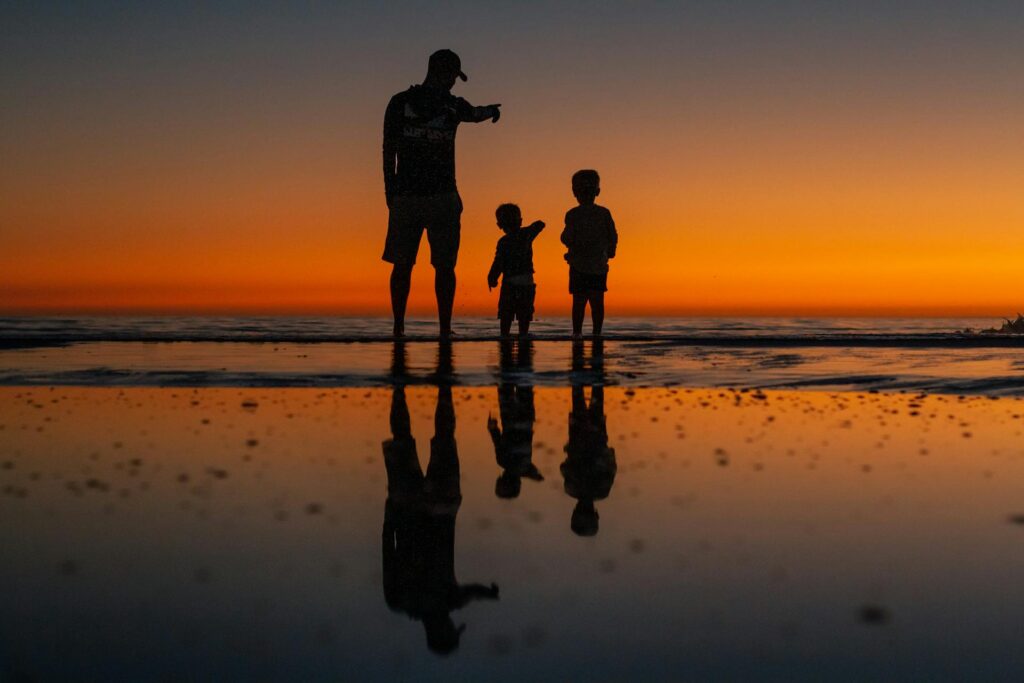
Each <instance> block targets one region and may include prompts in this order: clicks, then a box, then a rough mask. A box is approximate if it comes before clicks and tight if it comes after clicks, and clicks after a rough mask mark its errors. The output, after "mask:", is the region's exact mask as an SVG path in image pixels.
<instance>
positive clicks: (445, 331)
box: [438, 327, 455, 341]
mask: <svg viewBox="0 0 1024 683" xmlns="http://www.w3.org/2000/svg"><path fill="white" fill-rule="evenodd" d="M438 336H439V337H440V338H441V339H443V340H444V341H451V339H452V337H454V336H455V333H454V332H452V328H450V327H446V328H442V329H441V332H440V333H439V334H438Z"/></svg>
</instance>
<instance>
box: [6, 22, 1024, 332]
mask: <svg viewBox="0 0 1024 683" xmlns="http://www.w3.org/2000/svg"><path fill="white" fill-rule="evenodd" d="M467 7H468V6H467ZM8 11H13V10H8ZM325 11H326V10H325ZM368 11H369V10H368ZM381 11H383V10H381ZM417 11H421V10H417ZM500 11H507V10H497V9H494V8H493V7H492V8H491V10H490V14H489V13H488V11H486V8H483V9H481V8H476V9H473V10H469V9H467V14H465V15H459V16H460V19H459V20H458V21H457V22H455V23H454V24H453V25H452V26H446V25H444V24H443V22H441V21H439V20H436V19H429V21H428V20H427V19H425V18H424V17H423V16H420V15H417V14H416V12H413V11H412V10H410V12H411V14H409V15H408V16H403V17H402V19H401V21H399V26H400V29H399V33H400V32H401V31H406V32H411V31H412V29H411V27H413V26H416V25H419V24H422V23H423V22H424V21H427V23H428V30H424V31H422V32H417V33H410V36H411V37H410V38H409V39H408V40H407V41H398V40H397V39H396V36H395V35H394V34H391V33H388V34H385V33H384V31H383V29H381V28H380V27H379V24H378V23H376V22H375V20H374V19H375V18H376V19H380V17H374V16H362V15H359V16H358V17H354V16H349V15H345V13H344V12H343V11H342V10H335V13H334V14H331V15H330V16H325V17H320V16H307V15H301V16H290V15H289V16H286V17H276V16H269V17H268V16H259V17H254V18H249V19H248V21H247V22H245V21H243V22H242V23H241V25H240V26H236V25H235V24H234V23H231V22H229V21H228V20H227V19H226V18H224V17H221V16H219V15H217V14H216V13H213V14H211V15H197V16H190V17H187V18H186V19H185V20H183V22H182V24H181V26H178V27H177V28H174V27H172V28H166V27H164V26H163V25H162V24H160V22H159V21H157V19H159V18H158V17H151V16H148V15H141V14H140V15H138V16H128V17H123V16H118V17H111V16H106V15H102V16H98V17H90V18H89V19H90V20H89V21H86V20H85V19H82V18H79V19H76V20H74V21H70V20H67V19H66V18H65V20H64V21H65V22H66V23H65V24H62V23H60V22H57V23H56V24H54V22H55V21H57V20H55V19H54V18H53V17H49V16H35V15H32V14H31V12H29V11H28V10H24V16H19V17H14V18H13V19H12V18H11V17H8V19H9V21H8V22H7V23H6V25H7V26H8V28H7V29H4V30H5V31H8V32H9V34H7V35H5V36H0V38H6V39H7V40H0V43H3V44H5V45H7V47H4V48H0V51H3V53H4V54H0V57H4V59H3V60H0V61H2V62H3V64H4V65H5V66H3V67H2V68H3V71H2V72H0V73H2V76H3V81H2V82H3V83H4V84H5V86H6V87H5V90H6V91H7V92H8V93H11V95H12V97H11V99H10V100H9V102H5V107H4V108H3V110H2V111H0V117H2V119H0V123H2V124H3V125H2V126H0V130H2V132H0V136H2V137H0V159H2V162H0V311H2V312H7V313H41V312H62V313H65V312H76V311H90V312H120V311H125V312H127V311H132V312H134V311H168V312H171V311H173V312H207V311H209V312H213V311H216V312H235V311H239V312H241V311H245V312H294V313H300V312H318V313H320V312H325V313H326V312H330V313H385V312H386V311H387V276H388V267H387V265H386V264H384V263H382V262H381V261H380V259H379V256H380V251H381V247H382V242H383V235H384V230H385V226H386V218H387V212H386V208H385V206H384V201H383V191H382V181H381V178H380V151H379V149H380V124H381V118H382V115H383V110H384V106H385V105H386V103H387V99H388V97H389V96H390V95H391V94H393V93H394V92H396V91H398V90H401V89H404V88H405V87H406V86H408V85H409V84H411V83H413V82H417V81H419V80H420V79H421V78H422V72H423V70H424V66H425V59H426V55H427V54H429V52H430V51H431V50H432V49H433V48H434V47H437V46H451V47H454V48H456V49H457V50H458V51H459V52H460V53H461V54H462V57H463V62H464V66H465V70H466V71H467V72H468V73H469V74H470V81H469V82H468V83H466V84H462V83H460V84H459V85H457V86H456V94H460V95H463V96H465V97H467V98H468V99H470V100H471V101H473V102H476V103H482V104H483V103H488V102H492V101H498V102H502V103H503V108H504V116H503V118H502V120H501V121H500V122H499V123H498V124H496V125H491V124H490V123H484V124H479V125H469V124H467V125H464V126H463V127H462V128H461V129H460V132H459V144H458V147H459V157H458V167H459V186H460V189H461V192H462V195H463V199H464V202H465V205H466V211H465V214H464V216H463V243H462V244H463V246H462V251H461V253H460V262H459V268H458V275H459V278H460V281H459V294H458V298H457V302H456V306H457V311H458V312H459V313H462V314H469V313H490V312H492V310H493V309H494V307H495V305H496V293H488V291H487V287H486V281H485V273H486V271H487V268H488V266H489V264H490V258H491V256H492V254H493V249H494V243H495V241H496V239H497V237H498V236H499V232H498V230H497V229H496V228H495V227H494V220H493V209H494V207H495V206H496V205H497V204H499V203H501V202H504V201H514V202H517V203H519V204H520V205H521V206H522V209H523V214H524V217H525V218H526V220H527V221H530V220H533V219H535V218H541V219H543V220H545V221H547V223H548V226H549V229H548V231H547V232H546V233H544V234H542V235H541V237H540V238H538V241H537V243H536V247H535V252H536V258H535V261H536V267H537V281H538V309H539V311H540V312H541V313H542V314H562V313H565V312H566V311H567V309H568V294H567V292H566V281H567V272H566V270H567V267H566V265H565V263H564V261H563V260H562V258H561V254H562V251H563V250H562V248H561V246H560V245H559V243H558V232H559V231H560V229H561V218H562V216H563V215H564V213H565V211H566V210H567V209H568V208H570V207H571V206H572V204H573V198H572V195H571V193H570V191H569V177H570V175H571V174H572V172H573V171H574V170H576V169H578V168H582V167H594V168H597V169H598V170H599V171H600V172H601V174H602V178H603V187H604V190H603V194H602V197H601V200H599V201H600V202H601V203H603V204H605V205H606V206H608V207H609V208H610V209H611V210H612V213H613V215H614V216H615V218H616V221H617V224H618V227H619V231H620V240H621V241H620V250H619V258H618V259H616V260H615V261H613V263H612V266H611V273H610V278H609V288H610V292H609V295H608V297H609V298H608V301H609V307H610V309H609V310H610V312H612V311H614V312H615V313H620V314H628V313H666V314H690V313H693V314H728V313H736V314H751V313H763V314H792V313H803V314H868V315H871V314H887V313H891V314H922V315H938V314H953V315H971V314H976V315H1003V314H1005V315H1009V314H1011V313H1014V312H1016V310H1018V309H1024V278H1022V277H1021V276H1020V272H1021V262H1022V256H1024V230H1022V229H1021V227H1022V226H1024V201H1022V199H1021V187H1024V170H1022V169H1024V165H1022V164H1021V159H1022V158H1024V123H1022V122H1024V97H1022V95H1021V94H1020V92H1021V91H1020V89H1019V82H1020V81H1019V77H1020V75H1021V73H1022V67H1024V58H1022V57H1021V54H1020V51H1019V50H1015V48H1013V47H1012V46H1013V45H1019V44H1017V43H1015V42H1013V41H1012V40H1011V38H1012V31H1011V32H1006V31H1004V30H1002V29H1000V27H999V26H998V22H995V21H994V20H992V21H988V20H984V21H983V20H982V19H980V18H978V17H974V16H967V17H956V16H952V17H947V18H946V19H943V20H941V21H939V20H935V19H934V18H931V19H928V20H927V21H924V20H923V19H922V17H916V18H915V19H922V21H919V22H916V23H915V21H910V20H908V21H909V24H908V26H909V27H910V28H909V29H907V30H906V31H903V32H901V31H900V30H899V29H900V26H898V25H897V26H892V25H890V24H891V22H892V17H889V16H884V15H879V16H877V17H875V16H867V17H866V18H865V17H858V18H857V23H856V25H853V26H851V25H850V21H851V18H850V17H847V16H843V15H842V14H841V13H840V12H838V11H831V12H830V13H828V15H827V16H825V17H817V21H814V20H812V19H814V18H805V20H802V21H798V22H796V23H795V24H792V25H790V24H787V23H786V22H784V21H782V19H785V18H786V17H775V19H778V21H775V22H768V23H765V22H763V21H755V20H754V19H750V20H749V21H748V20H741V19H736V18H732V17H728V16H726V17H722V16H710V15H709V16H704V15H701V16H693V17H689V19H690V20H692V21H690V22H689V23H680V24H679V26H680V27H685V28H680V29H679V30H685V31H688V32H689V33H688V34H687V35H688V36H689V38H690V40H689V41H682V42H681V44H682V45H683V47H679V46H677V45H676V44H675V43H668V42H665V41H663V40H661V38H662V37H663V35H662V34H663V33H664V31H665V30H667V29H665V25H666V23H667V22H668V21H669V19H673V20H678V21H680V22H682V21H683V19H686V18H687V17H679V16H675V15H673V16H671V17H670V16H668V15H664V13H665V12H667V11H669V10H666V9H665V8H660V9H659V8H656V7H653V6H652V7H651V8H647V9H644V8H640V9H638V10H636V12H634V13H633V14H631V15H629V17H628V21H627V20H626V19H627V17H625V16H618V15H614V16H612V15H608V16H604V15H600V14H599V15H596V16H593V17H590V18H589V19H587V20H586V21H584V22H583V23H582V25H575V24H576V23H578V22H577V20H576V19H575V18H574V17H572V16H571V15H569V14H552V15H549V16H545V17H543V19H545V22H542V23H544V26H546V28H545V29H544V30H543V31H541V32H540V33H539V34H538V33H535V32H533V31H532V30H531V24H530V23H529V22H528V21H526V20H519V19H514V18H513V17H511V16H509V15H508V14H499V15H495V13H496V12H500ZM536 12H537V13H538V20H539V19H540V18H541V17H540V16H539V15H540V14H543V13H544V11H542V10H540V9H536ZM763 18H764V17H761V19H763ZM912 18H914V17H912ZM15 19H16V20H15ZM755 19H756V18H755ZM517 21H521V22H522V23H515V22H517ZM430 22H434V23H430ZM489 22H490V23H489ZM700 22H704V23H700ZM957 22H958V23H957ZM0 23H3V22H0ZM492 23H496V24H500V25H502V26H504V27H505V28H506V29H507V30H508V31H509V32H510V34H509V35H504V34H502V36H501V37H500V38H497V37H495V35H496V34H495V33H494V31H496V30H497V29H496V27H495V26H492V25H491V24H492ZM954 25H955V26H957V27H959V28H958V30H959V31H960V33H959V34H957V35H958V36H959V38H957V39H956V40H951V39H950V35H952V34H951V33H950V32H951V31H953V28H954ZM569 26H573V27H574V28H575V29H576V31H575V33H573V34H572V36H571V38H563V37H562V33H561V30H562V29H567V27H569ZM83 27H84V28H83ZM125 27H128V28H130V29H131V30H127V29H126V33H125V36H124V37H120V34H116V35H115V29H118V28H122V29H124V28H125ZM904 28H906V27H904ZM488 29H489V30H490V31H491V33H488V32H487V31H488ZM176 31H177V32H176ZM346 31H348V32H350V33H352V36H353V37H352V40H356V38H355V37H354V36H355V33H356V32H358V33H359V38H358V41H357V42H356V43H355V44H348V43H346V41H345V40H344V39H345V36H346V35H347V34H346ZM954 33H955V32H954ZM72 34H73V35H75V36H77V37H76V38H75V40H72V41H71V42H68V36H69V35H72ZM470 36H471V37H470ZM837 36H838V38H837ZM954 37H955V36H954ZM944 39H945V40H944ZM104 40H105V41H106V42H103V41H104ZM489 40H491V41H493V42H488V41H489ZM76 41H77V42H76ZM834 41H838V43H835V42H834ZM183 43H184V44H183ZM609 44H615V45H617V46H619V47H618V48H617V51H612V53H609V52H608V50H607V49H605V48H606V46H607V45H609ZM1014 50H1015V51H1014ZM15 58H17V59H15ZM12 60H14V61H12ZM12 64H14V66H11V65H12ZM431 276H432V273H431V271H430V268H429V265H428V252H427V247H426V244H425V243H424V245H423V248H422V250H421V253H420V267H418V268H417V271H416V273H415V276H414V278H415V279H414V291H413V296H412V299H411V308H412V309H413V310H414V311H416V312H428V313H429V312H432V310H433V299H432V287H431V285H430V278H431Z"/></svg>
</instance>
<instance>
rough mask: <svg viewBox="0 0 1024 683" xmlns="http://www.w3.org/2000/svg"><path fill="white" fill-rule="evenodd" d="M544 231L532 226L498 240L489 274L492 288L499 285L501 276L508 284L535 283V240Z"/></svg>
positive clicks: (539, 227)
mask: <svg viewBox="0 0 1024 683" xmlns="http://www.w3.org/2000/svg"><path fill="white" fill-rule="evenodd" d="M543 229H544V227H543V226H535V225H530V226H527V227H525V228H519V230H516V231H515V232H513V233H512V234H510V235H505V236H504V237H502V238H501V239H499V240H498V247H497V249H495V251H494V261H493V262H492V263H491V270H490V271H489V272H488V273H487V281H488V282H490V283H491V286H492V287H493V286H494V285H496V284H497V283H498V276H499V275H500V276H502V277H503V278H504V281H505V282H506V283H508V284H526V285H528V284H532V283H533V240H535V239H536V238H537V235H539V234H540V231H541V230H543Z"/></svg>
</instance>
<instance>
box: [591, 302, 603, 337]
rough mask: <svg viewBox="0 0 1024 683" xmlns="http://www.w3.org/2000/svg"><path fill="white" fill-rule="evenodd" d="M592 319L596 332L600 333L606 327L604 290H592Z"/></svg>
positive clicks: (596, 333)
mask: <svg viewBox="0 0 1024 683" xmlns="http://www.w3.org/2000/svg"><path fill="white" fill-rule="evenodd" d="M588 298H589V299H590V321H591V322H592V323H594V334H595V335H600V334H601V329H602V328H603V327H604V292H591V293H590V296H589V297H588Z"/></svg>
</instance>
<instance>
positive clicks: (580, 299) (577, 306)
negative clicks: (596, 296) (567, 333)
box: [572, 294, 587, 337]
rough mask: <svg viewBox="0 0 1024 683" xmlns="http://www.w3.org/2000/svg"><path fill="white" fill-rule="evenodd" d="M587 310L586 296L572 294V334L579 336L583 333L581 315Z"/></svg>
mask: <svg viewBox="0 0 1024 683" xmlns="http://www.w3.org/2000/svg"><path fill="white" fill-rule="evenodd" d="M586 312H587V296H586V295H585V294H573V295H572V336H574V337H579V336H580V335H582V334H583V315H584V314H585V313H586Z"/></svg>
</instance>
